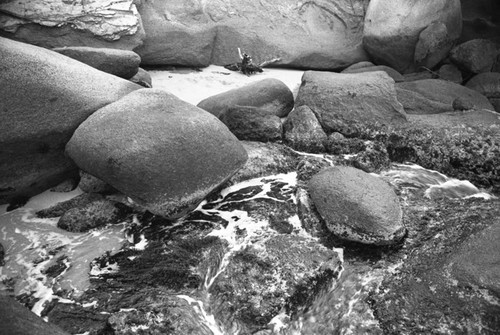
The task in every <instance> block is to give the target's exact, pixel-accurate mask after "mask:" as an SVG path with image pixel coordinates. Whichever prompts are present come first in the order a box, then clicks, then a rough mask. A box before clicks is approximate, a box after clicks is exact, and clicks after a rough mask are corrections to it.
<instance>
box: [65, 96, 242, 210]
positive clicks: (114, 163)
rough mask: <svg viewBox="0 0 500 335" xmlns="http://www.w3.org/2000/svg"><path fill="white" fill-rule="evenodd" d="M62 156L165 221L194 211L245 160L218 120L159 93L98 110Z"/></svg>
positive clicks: (240, 148) (234, 141) (129, 97)
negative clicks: (66, 155) (164, 217)
mask: <svg viewBox="0 0 500 335" xmlns="http://www.w3.org/2000/svg"><path fill="white" fill-rule="evenodd" d="M66 152H67V153H68V155H69V156H70V157H71V158H72V159H73V160H74V161H75V162H76V164H77V165H78V166H79V167H80V168H81V169H82V170H84V171H86V172H88V173H90V174H92V175H94V176H96V177H98V178H100V179H102V180H103V181H105V182H107V183H108V184H110V185H111V186H113V187H114V188H116V189H117V190H119V191H121V192H122V193H124V194H126V195H127V196H129V197H130V198H131V199H132V200H133V201H134V202H135V203H137V204H138V205H140V206H142V207H144V208H146V209H148V210H149V211H151V212H152V213H155V214H159V215H163V216H167V217H172V216H178V215H181V214H183V213H185V212H186V211H187V210H190V209H192V208H193V207H194V206H196V205H197V204H198V203H199V202H200V201H201V200H202V199H203V198H204V197H205V196H206V195H207V194H209V193H210V192H211V191H212V190H214V189H215V188H217V187H218V186H219V185H221V184H222V183H224V182H225V181H226V180H227V179H229V178H230V177H231V176H232V175H233V174H234V173H235V172H236V171H237V170H238V169H239V168H240V167H242V166H243V165H244V164H245V161H246V159H247V153H246V151H245V149H244V148H243V146H242V145H241V144H240V142H239V141H238V140H237V138H236V137H235V136H234V135H233V134H231V132H230V131H229V130H228V129H227V127H226V126H225V125H224V124H223V123H222V122H220V121H219V120H218V119H217V118H216V117H215V116H213V115H212V114H210V113H208V112H206V111H204V110H202V109H200V108H197V107H196V106H193V105H191V104H189V103H187V102H185V101H182V100H180V99H179V98H177V97H175V96H174V95H172V94H170V93H167V92H165V91H161V90H157V89H141V90H138V91H136V92H133V93H131V94H129V95H127V96H125V97H123V98H122V99H120V100H118V101H116V102H115V103H113V104H110V105H108V106H106V107H104V108H101V109H100V110H98V111H97V112H95V113H94V114H93V115H92V116H91V117H89V118H88V119H87V120H86V121H85V122H84V123H83V124H82V125H81V126H80V127H79V128H78V129H77V130H76V131H75V133H74V135H73V137H72V138H71V140H70V141H69V143H68V145H67V146H66Z"/></svg>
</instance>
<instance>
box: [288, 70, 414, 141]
mask: <svg viewBox="0 0 500 335" xmlns="http://www.w3.org/2000/svg"><path fill="white" fill-rule="evenodd" d="M303 105H306V106H309V108H311V110H312V111H313V112H314V114H315V115H316V117H317V118H318V120H319V122H320V123H321V125H322V127H323V129H324V130H325V131H326V132H327V133H328V134H329V133H332V132H339V133H341V134H342V135H348V136H349V135H354V134H357V133H358V130H359V129H360V128H362V127H364V126H372V125H375V124H379V125H391V124H401V123H405V122H406V116H405V114H404V111H403V106H402V105H401V104H400V103H399V102H398V100H397V99H396V91H395V89H394V80H392V78H391V77H389V76H388V75H387V74H386V73H385V72H382V71H377V72H366V73H357V74H343V73H342V74H339V73H332V72H320V71H306V72H305V73H304V75H303V76H302V85H301V86H300V89H299V93H298V95H297V99H296V101H295V108H297V107H299V106H303Z"/></svg>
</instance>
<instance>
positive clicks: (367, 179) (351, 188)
mask: <svg viewBox="0 0 500 335" xmlns="http://www.w3.org/2000/svg"><path fill="white" fill-rule="evenodd" d="M308 187H309V192H310V194H311V199H312V201H313V203H314V205H315V206H316V208H317V210H318V212H319V214H320V215H321V217H322V218H323V219H324V220H325V222H326V225H327V227H328V229H329V230H330V231H331V232H332V233H334V234H335V235H337V236H338V237H341V238H343V239H346V240H350V241H355V242H361V243H365V244H376V245H387V244H393V243H396V242H399V241H400V240H401V239H402V238H403V237H404V235H405V234H406V229H405V228H404V226H403V212H402V210H401V206H400V204H399V199H398V197H397V195H396V193H394V190H393V189H392V188H391V187H390V186H389V184H387V183H386V182H385V181H383V180H381V179H379V178H377V177H374V176H372V175H370V174H368V173H366V172H363V171H361V170H358V169H356V168H352V167H345V166H337V167H331V168H327V169H325V170H323V171H321V172H320V173H318V174H317V175H315V176H314V177H312V178H311V180H310V181H309V183H308Z"/></svg>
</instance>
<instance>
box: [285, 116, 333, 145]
mask: <svg viewBox="0 0 500 335" xmlns="http://www.w3.org/2000/svg"><path fill="white" fill-rule="evenodd" d="M283 139H284V141H285V142H286V143H287V144H288V145H289V146H291V147H292V148H294V149H295V150H298V151H306V152H322V151H324V150H325V146H324V144H325V143H326V141H327V139H328V137H327V136H326V134H325V132H324V130H323V128H321V124H320V123H319V121H318V119H317V118H316V115H314V113H313V111H312V110H311V109H310V108H309V107H307V106H300V107H297V108H296V109H294V110H293V111H292V112H291V113H290V114H289V115H288V117H287V119H286V120H285V122H284V123H283Z"/></svg>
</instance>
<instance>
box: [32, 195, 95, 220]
mask: <svg viewBox="0 0 500 335" xmlns="http://www.w3.org/2000/svg"><path fill="white" fill-rule="evenodd" d="M102 200H104V196H102V195H100V194H98V193H84V194H80V195H78V196H76V197H74V198H71V199H69V200H67V201H63V202H58V203H56V204H55V205H53V206H50V207H49V208H45V209H41V210H39V211H37V212H36V216H37V217H39V218H54V217H59V216H62V215H63V214H64V213H66V212H67V211H69V210H70V209H73V208H82V207H85V206H87V205H88V204H90V203H92V202H95V201H102Z"/></svg>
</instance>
